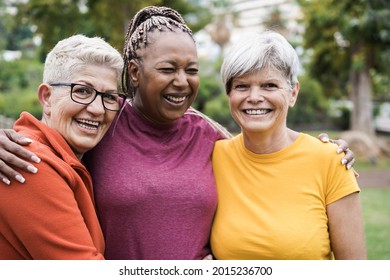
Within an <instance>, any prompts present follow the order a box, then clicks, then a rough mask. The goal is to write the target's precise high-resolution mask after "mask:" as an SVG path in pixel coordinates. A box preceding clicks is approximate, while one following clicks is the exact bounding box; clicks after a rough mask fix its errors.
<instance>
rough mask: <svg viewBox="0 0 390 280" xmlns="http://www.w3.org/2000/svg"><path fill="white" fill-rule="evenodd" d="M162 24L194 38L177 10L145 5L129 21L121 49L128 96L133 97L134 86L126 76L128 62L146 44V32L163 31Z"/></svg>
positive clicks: (124, 84) (124, 80) (123, 77)
mask: <svg viewBox="0 0 390 280" xmlns="http://www.w3.org/2000/svg"><path fill="white" fill-rule="evenodd" d="M164 26H165V28H166V29H168V30H170V31H174V29H175V28H178V29H180V30H182V31H183V32H186V33H188V34H189V35H190V36H191V38H192V39H194V37H193V35H192V31H191V29H190V28H189V27H188V26H187V24H186V23H185V21H184V19H183V17H182V16H181V15H180V14H179V13H178V12H177V11H175V10H173V9H171V8H168V7H157V6H149V7H145V8H143V9H141V10H140V11H139V12H138V13H137V14H136V15H135V16H134V17H133V18H132V20H131V21H130V24H129V27H128V29H127V34H126V39H125V45H124V49H123V60H124V68H123V72H122V88H123V90H124V91H125V92H126V93H127V94H128V95H129V97H130V98H134V95H135V87H134V86H133V85H132V83H131V79H130V78H129V76H128V65H129V62H130V61H131V60H132V59H134V58H138V56H137V50H139V49H141V48H142V47H146V46H147V44H148V37H147V34H148V33H149V32H152V31H153V30H155V29H157V30H159V31H163V29H164ZM194 41H195V40H194Z"/></svg>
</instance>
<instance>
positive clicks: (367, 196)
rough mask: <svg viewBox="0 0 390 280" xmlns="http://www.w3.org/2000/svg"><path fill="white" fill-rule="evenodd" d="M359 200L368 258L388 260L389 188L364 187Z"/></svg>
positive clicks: (389, 247) (389, 237)
mask: <svg viewBox="0 0 390 280" xmlns="http://www.w3.org/2000/svg"><path fill="white" fill-rule="evenodd" d="M373 187H375V186H373ZM361 200H362V208H363V220H364V225H365V235H366V247H367V255H368V259H370V260H389V259H390V219H389V217H390V206H389V203H388V202H389V200H390V189H389V188H384V189H379V188H365V189H363V190H362V192H361Z"/></svg>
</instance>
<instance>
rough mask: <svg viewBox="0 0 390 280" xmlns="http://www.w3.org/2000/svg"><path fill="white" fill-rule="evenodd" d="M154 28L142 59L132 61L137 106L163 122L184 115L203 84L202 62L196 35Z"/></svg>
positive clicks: (134, 102) (141, 54)
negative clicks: (155, 29)
mask: <svg viewBox="0 0 390 280" xmlns="http://www.w3.org/2000/svg"><path fill="white" fill-rule="evenodd" d="M175 30H176V31H163V32H159V31H153V32H152V33H150V34H149V35H148V36H149V37H148V45H147V47H146V48H144V49H142V50H141V51H140V55H139V56H140V57H141V59H139V60H137V61H136V60H132V61H131V62H130V64H129V75H130V78H131V79H132V81H133V83H134V85H135V86H136V87H137V92H136V95H135V98H134V101H133V104H134V106H135V107H136V108H137V109H138V110H139V111H141V112H142V113H143V115H144V116H146V117H147V118H148V119H150V120H152V121H153V122H155V123H159V124H168V123H172V122H174V121H175V120H177V119H179V118H181V117H182V116H183V114H184V112H185V111H186V110H187V109H188V108H189V107H190V106H191V104H192V103H193V101H194V99H195V97H196V94H197V91H198V87H199V76H198V70H199V62H198V56H197V52H196V46H195V43H194V41H193V40H192V38H191V37H190V36H189V35H188V34H187V33H184V32H182V31H180V30H177V29H175Z"/></svg>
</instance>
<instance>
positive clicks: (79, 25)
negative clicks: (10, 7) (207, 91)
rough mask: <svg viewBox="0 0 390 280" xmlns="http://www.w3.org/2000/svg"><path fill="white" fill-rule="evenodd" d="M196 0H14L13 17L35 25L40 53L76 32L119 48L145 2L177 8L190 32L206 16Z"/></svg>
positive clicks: (205, 11) (198, 26) (206, 21)
mask: <svg viewBox="0 0 390 280" xmlns="http://www.w3.org/2000/svg"><path fill="white" fill-rule="evenodd" d="M200 2H201V1H199V0H192V1H189V2H188V1H184V0H172V1H164V0H146V1H145V0H118V1H104V0H88V1H83V0H45V1H43V0H29V1H18V2H17V4H15V6H16V7H17V9H18V14H17V17H16V20H17V21H18V22H19V23H21V22H27V23H29V24H30V26H35V27H36V33H37V34H39V35H40V36H41V37H42V54H41V56H42V57H41V58H42V60H43V59H44V57H45V55H46V53H47V52H49V51H50V49H51V48H52V47H53V46H54V45H55V43H57V42H58V41H59V40H60V39H63V38H65V37H68V36H71V35H73V34H76V33H83V34H85V35H87V36H96V35H97V36H100V37H103V38H105V39H106V40H107V41H108V42H109V43H110V44H112V45H113V46H114V47H116V48H117V49H118V50H122V48H123V43H124V38H125V34H126V31H127V26H128V23H129V21H130V19H131V18H132V16H134V15H135V13H136V12H137V11H138V10H139V9H141V8H142V7H145V6H150V5H160V6H162V5H165V6H169V7H172V8H174V9H177V10H178V11H179V12H180V13H181V14H182V15H183V17H184V18H185V19H186V20H187V21H188V23H189V26H190V27H191V28H193V30H194V32H195V31H197V30H199V29H200V28H202V27H203V26H204V25H205V24H207V23H208V21H209V20H210V13H209V12H208V10H207V9H206V8H204V7H203V6H202V5H201V4H200Z"/></svg>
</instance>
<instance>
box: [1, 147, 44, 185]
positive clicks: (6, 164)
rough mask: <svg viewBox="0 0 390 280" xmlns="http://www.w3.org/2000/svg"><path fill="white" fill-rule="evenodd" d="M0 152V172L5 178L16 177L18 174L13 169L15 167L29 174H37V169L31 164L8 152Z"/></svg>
mask: <svg viewBox="0 0 390 280" xmlns="http://www.w3.org/2000/svg"><path fill="white" fill-rule="evenodd" d="M0 151H1V155H0V172H2V173H3V174H5V175H6V176H11V177H13V178H14V177H15V176H16V175H18V174H19V173H18V172H17V171H16V170H14V169H13V168H15V167H17V168H20V169H22V170H24V171H27V172H30V173H37V171H38V169H37V168H36V167H35V166H34V165H32V164H31V163H29V162H27V161H25V160H23V159H21V158H19V157H17V156H15V155H14V154H13V153H9V152H8V151H5V150H0ZM19 175H20V174H19Z"/></svg>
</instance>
